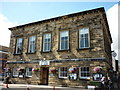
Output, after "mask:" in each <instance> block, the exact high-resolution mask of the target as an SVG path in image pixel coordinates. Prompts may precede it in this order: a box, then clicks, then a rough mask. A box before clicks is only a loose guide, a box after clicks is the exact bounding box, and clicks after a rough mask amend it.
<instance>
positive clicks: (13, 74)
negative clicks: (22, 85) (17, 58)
mask: <svg viewBox="0 0 120 90" xmlns="http://www.w3.org/2000/svg"><path fill="white" fill-rule="evenodd" d="M14 70H16V72H17V74H16V75H15V73H14V72H15V71H14ZM12 76H13V77H18V76H19V71H18V70H17V68H13V72H12Z"/></svg>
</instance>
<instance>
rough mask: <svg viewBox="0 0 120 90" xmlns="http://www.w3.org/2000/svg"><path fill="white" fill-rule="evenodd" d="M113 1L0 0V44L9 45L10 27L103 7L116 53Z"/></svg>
mask: <svg viewBox="0 0 120 90" xmlns="http://www.w3.org/2000/svg"><path fill="white" fill-rule="evenodd" d="M4 1H5V0H4ZM114 1H116V2H28V1H26V2H15V1H13V2H8V1H6V2H2V1H0V31H1V32H0V45H4V46H9V42H10V31H9V30H8V28H10V27H13V26H18V25H23V24H27V23H31V22H36V21H40V20H44V19H49V18H53V17H58V16H63V15H67V14H71V13H76V12H82V11H85V10H91V9H95V8H99V7H104V8H105V11H106V14H107V19H108V24H109V28H110V32H111V35H112V39H113V44H112V50H114V51H115V52H116V53H117V54H118V2H117V0H114ZM117 59H118V57H117Z"/></svg>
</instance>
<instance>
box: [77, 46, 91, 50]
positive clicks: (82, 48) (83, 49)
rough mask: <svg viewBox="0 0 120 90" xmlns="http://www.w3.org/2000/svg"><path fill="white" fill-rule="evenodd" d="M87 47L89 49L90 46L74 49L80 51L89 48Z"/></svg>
mask: <svg viewBox="0 0 120 90" xmlns="http://www.w3.org/2000/svg"><path fill="white" fill-rule="evenodd" d="M89 49H91V48H90V47H88V48H77V49H76V50H77V51H80V50H89Z"/></svg>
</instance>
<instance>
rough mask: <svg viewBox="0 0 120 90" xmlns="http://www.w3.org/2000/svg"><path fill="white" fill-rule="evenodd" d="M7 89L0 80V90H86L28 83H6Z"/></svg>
mask: <svg viewBox="0 0 120 90" xmlns="http://www.w3.org/2000/svg"><path fill="white" fill-rule="evenodd" d="M8 87H9V88H8V89H7V88H6V84H4V83H3V82H0V90H16V89H17V90H28V89H27V88H29V89H30V90H88V89H81V88H72V87H58V86H55V87H54V86H48V85H28V84H8Z"/></svg>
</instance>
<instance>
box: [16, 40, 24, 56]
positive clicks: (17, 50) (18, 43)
mask: <svg viewBox="0 0 120 90" xmlns="http://www.w3.org/2000/svg"><path fill="white" fill-rule="evenodd" d="M22 43H23V38H18V39H17V44H16V54H21V53H22Z"/></svg>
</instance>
